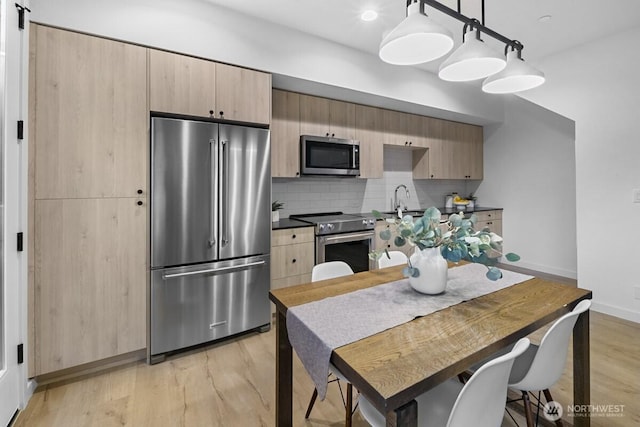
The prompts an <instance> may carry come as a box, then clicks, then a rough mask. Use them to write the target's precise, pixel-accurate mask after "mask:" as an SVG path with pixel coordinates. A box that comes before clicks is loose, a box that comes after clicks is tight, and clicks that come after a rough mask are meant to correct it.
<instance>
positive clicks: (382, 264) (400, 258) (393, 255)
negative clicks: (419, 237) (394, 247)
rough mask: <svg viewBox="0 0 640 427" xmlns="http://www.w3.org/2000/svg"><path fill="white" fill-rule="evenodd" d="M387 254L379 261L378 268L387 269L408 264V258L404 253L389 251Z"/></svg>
mask: <svg viewBox="0 0 640 427" xmlns="http://www.w3.org/2000/svg"><path fill="white" fill-rule="evenodd" d="M388 253H389V256H387V253H383V254H382V257H380V259H379V260H378V268H386V267H393V266H394V265H401V264H406V263H407V256H406V255H405V254H404V252H400V251H388Z"/></svg>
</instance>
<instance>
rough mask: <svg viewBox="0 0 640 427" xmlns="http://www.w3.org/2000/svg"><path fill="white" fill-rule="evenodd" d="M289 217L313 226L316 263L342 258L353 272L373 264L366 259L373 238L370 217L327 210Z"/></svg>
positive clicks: (372, 245)
mask: <svg viewBox="0 0 640 427" xmlns="http://www.w3.org/2000/svg"><path fill="white" fill-rule="evenodd" d="M290 218H291V219H296V220H298V221H303V222H306V223H309V224H313V225H314V226H315V234H316V264H320V263H323V262H327V261H344V262H346V263H347V264H349V266H350V267H351V269H352V270H353V271H354V272H356V273H357V272H360V271H367V270H370V269H372V268H373V267H374V263H373V262H372V261H371V260H370V259H369V252H370V251H371V250H373V249H375V240H376V239H375V231H374V229H375V227H376V220H375V218H374V217H373V216H370V215H358V214H344V213H342V212H327V213H314V214H304V215H291V216H290Z"/></svg>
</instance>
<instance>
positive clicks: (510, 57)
mask: <svg viewBox="0 0 640 427" xmlns="http://www.w3.org/2000/svg"><path fill="white" fill-rule="evenodd" d="M515 43H516V44H515V46H518V45H519V43H518V42H517V41H516V42H515ZM521 46H522V45H519V47H521ZM507 48H508V47H507ZM511 48H512V50H511V51H510V52H508V53H507V66H506V67H505V68H504V70H502V71H500V72H499V73H496V74H494V75H492V76H489V77H487V79H486V80H485V81H484V82H483V83H482V90H483V91H484V92H486V93H498V94H503V93H514V92H521V91H523V90H528V89H533V88H534V87H537V86H540V85H541V84H543V83H544V82H545V77H544V73H543V72H542V71H540V70H538V69H536V68H534V67H532V66H531V65H529V64H527V63H526V62H524V61H523V60H522V57H521V51H522V49H518V48H514V47H513V45H512V46H511Z"/></svg>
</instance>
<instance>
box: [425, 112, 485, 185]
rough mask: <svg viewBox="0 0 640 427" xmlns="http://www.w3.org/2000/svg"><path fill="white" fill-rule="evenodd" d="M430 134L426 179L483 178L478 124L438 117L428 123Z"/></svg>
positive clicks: (481, 148)
mask: <svg viewBox="0 0 640 427" xmlns="http://www.w3.org/2000/svg"><path fill="white" fill-rule="evenodd" d="M430 135H431V137H430V138H429V141H428V144H429V155H428V165H429V166H428V169H429V176H428V178H430V179H478V180H479V179H482V178H483V129H482V127H481V126H475V125H470V124H466V123H458V122H451V121H447V120H440V121H437V122H433V123H432V124H431V131H430Z"/></svg>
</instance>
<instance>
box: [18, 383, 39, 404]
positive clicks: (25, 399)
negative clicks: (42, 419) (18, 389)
mask: <svg viewBox="0 0 640 427" xmlns="http://www.w3.org/2000/svg"><path fill="white" fill-rule="evenodd" d="M37 387H38V382H37V381H36V380H35V379H33V378H31V379H29V380H27V384H26V387H25V388H24V396H22V402H20V410H22V409H24V408H26V407H27V403H29V399H31V396H33V393H35V392H36V388H37Z"/></svg>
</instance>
